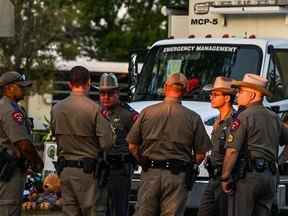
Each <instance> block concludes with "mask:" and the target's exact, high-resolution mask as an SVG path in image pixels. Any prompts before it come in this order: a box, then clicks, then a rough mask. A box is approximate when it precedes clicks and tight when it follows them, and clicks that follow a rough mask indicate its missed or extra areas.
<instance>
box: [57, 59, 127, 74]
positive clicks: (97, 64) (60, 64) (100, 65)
mask: <svg viewBox="0 0 288 216" xmlns="http://www.w3.org/2000/svg"><path fill="white" fill-rule="evenodd" d="M55 64H56V69H57V70H58V71H70V70H71V69H72V68H73V67H74V66H78V65H81V66H83V67H86V68H87V69H88V70H89V71H90V72H99V73H104V72H107V73H128V63H126V62H102V61H98V60H95V59H90V58H87V57H78V58H76V60H71V61H68V60H63V59H58V60H57V61H56V63H55Z"/></svg>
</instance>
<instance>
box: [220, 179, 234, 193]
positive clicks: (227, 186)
mask: <svg viewBox="0 0 288 216" xmlns="http://www.w3.org/2000/svg"><path fill="white" fill-rule="evenodd" d="M231 185H232V184H231V181H222V190H223V191H224V193H228V194H231V193H233V187H231Z"/></svg>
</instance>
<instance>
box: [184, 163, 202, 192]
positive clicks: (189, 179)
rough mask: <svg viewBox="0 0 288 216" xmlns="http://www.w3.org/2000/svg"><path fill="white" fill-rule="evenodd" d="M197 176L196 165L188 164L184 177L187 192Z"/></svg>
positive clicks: (197, 168)
mask: <svg viewBox="0 0 288 216" xmlns="http://www.w3.org/2000/svg"><path fill="white" fill-rule="evenodd" d="M198 175H199V167H198V164H196V163H191V164H188V165H187V167H186V175H185V185H186V188H187V190H188V191H191V190H192V188H193V185H194V182H195V181H196V179H197V176H198Z"/></svg>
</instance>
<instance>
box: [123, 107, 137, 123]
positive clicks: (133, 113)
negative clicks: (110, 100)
mask: <svg viewBox="0 0 288 216" xmlns="http://www.w3.org/2000/svg"><path fill="white" fill-rule="evenodd" d="M120 106H121V107H122V108H124V109H126V110H128V111H129V112H130V113H131V114H132V117H131V120H132V122H133V123H134V122H135V121H136V120H137V118H138V117H139V113H138V112H137V111H136V110H134V109H133V108H132V107H131V106H130V105H129V104H127V103H120Z"/></svg>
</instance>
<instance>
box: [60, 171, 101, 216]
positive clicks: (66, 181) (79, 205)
mask: <svg viewBox="0 0 288 216" xmlns="http://www.w3.org/2000/svg"><path fill="white" fill-rule="evenodd" d="M60 178H61V183H62V186H61V187H62V196H63V201H64V202H63V208H62V211H63V214H64V215H66V216H99V215H101V216H102V215H105V211H106V209H105V208H103V209H99V208H97V207H98V206H100V205H96V203H97V201H100V200H101V196H104V195H103V194H102V193H105V191H101V190H99V189H98V188H97V182H96V179H95V177H94V175H93V174H87V173H84V172H83V170H82V169H80V168H70V167H66V168H64V170H63V171H62V173H61V175H60Z"/></svg>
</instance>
